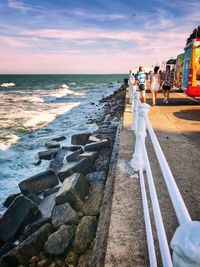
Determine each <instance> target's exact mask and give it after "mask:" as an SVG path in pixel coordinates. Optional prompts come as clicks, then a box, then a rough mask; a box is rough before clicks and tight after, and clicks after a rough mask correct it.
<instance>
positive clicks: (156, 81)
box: [150, 66, 161, 106]
mask: <svg viewBox="0 0 200 267" xmlns="http://www.w3.org/2000/svg"><path fill="white" fill-rule="evenodd" d="M158 71H159V67H158V66H156V67H155V68H154V73H153V74H151V76H150V90H151V94H152V102H153V106H155V105H156V99H157V93H158V91H159V89H160V81H161V77H160V74H159V73H158Z"/></svg>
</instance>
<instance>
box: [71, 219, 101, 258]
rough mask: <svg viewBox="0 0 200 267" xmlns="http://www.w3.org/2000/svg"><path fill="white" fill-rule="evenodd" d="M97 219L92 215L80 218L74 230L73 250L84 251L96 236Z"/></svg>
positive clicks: (80, 252)
mask: <svg viewBox="0 0 200 267" xmlns="http://www.w3.org/2000/svg"><path fill="white" fill-rule="evenodd" d="M96 227H97V219H96V217H94V216H85V217H83V219H82V220H81V223H80V224H79V225H78V227H77V230H76V237H75V243H74V246H75V252H76V253H78V254H82V253H83V252H85V251H86V250H87V249H88V248H89V246H90V244H91V243H92V241H93V239H94V238H95V236H96Z"/></svg>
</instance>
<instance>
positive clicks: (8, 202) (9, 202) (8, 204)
mask: <svg viewBox="0 0 200 267" xmlns="http://www.w3.org/2000/svg"><path fill="white" fill-rule="evenodd" d="M19 195H21V193H17V194H12V195H10V196H8V197H7V198H6V200H5V201H4V203H3V205H4V207H6V208H8V207H9V206H10V204H11V203H12V202H13V201H14V200H15V198H16V197H18V196H19Z"/></svg>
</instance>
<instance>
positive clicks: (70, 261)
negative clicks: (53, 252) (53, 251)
mask: <svg viewBox="0 0 200 267" xmlns="http://www.w3.org/2000/svg"><path fill="white" fill-rule="evenodd" d="M65 263H66V265H67V266H71V267H73V266H76V265H77V263H78V255H77V254H76V253H75V252H74V251H70V252H68V253H67V257H66V258H65Z"/></svg>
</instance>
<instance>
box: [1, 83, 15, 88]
mask: <svg viewBox="0 0 200 267" xmlns="http://www.w3.org/2000/svg"><path fill="white" fill-rule="evenodd" d="M14 86H15V84H14V83H2V84H1V87H14Z"/></svg>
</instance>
